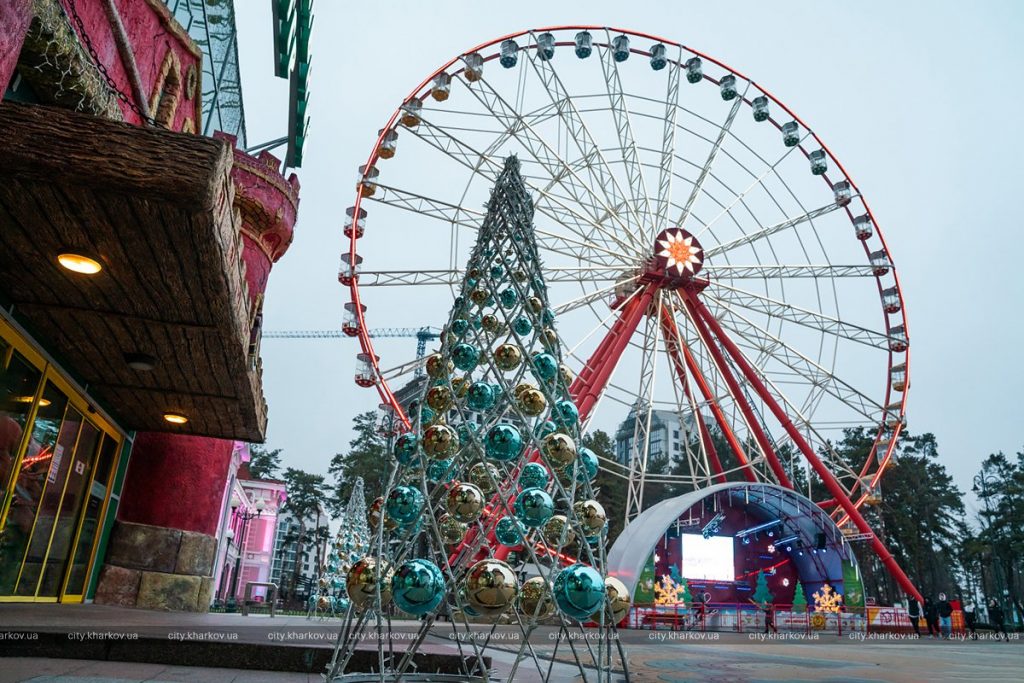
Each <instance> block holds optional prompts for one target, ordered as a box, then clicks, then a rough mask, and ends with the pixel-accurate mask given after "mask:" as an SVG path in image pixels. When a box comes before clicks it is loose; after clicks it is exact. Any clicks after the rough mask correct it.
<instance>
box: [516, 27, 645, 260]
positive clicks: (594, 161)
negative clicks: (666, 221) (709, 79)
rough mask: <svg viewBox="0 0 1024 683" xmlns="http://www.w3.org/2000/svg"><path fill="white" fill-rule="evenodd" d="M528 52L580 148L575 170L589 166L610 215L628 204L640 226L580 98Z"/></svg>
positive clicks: (545, 63)
mask: <svg viewBox="0 0 1024 683" xmlns="http://www.w3.org/2000/svg"><path fill="white" fill-rule="evenodd" d="M531 35H532V34H531ZM526 52H527V55H528V59H529V61H530V64H531V65H532V66H533V69H534V72H535V73H536V74H537V78H538V79H539V80H540V82H541V84H542V85H543V86H544V90H545V92H546V93H547V94H548V97H549V98H550V99H551V101H552V103H553V104H555V105H556V107H557V109H558V115H559V116H560V117H561V120H562V123H563V125H564V126H565V128H566V132H567V137H568V139H569V140H572V141H573V142H574V143H575V145H576V147H577V149H579V151H580V160H579V161H578V162H576V163H575V164H573V169H574V170H579V169H580V168H582V169H585V170H586V171H587V172H588V174H589V176H590V182H591V185H592V186H594V187H597V188H599V189H601V190H602V191H603V192H604V194H605V197H606V202H605V203H606V205H607V206H609V207H610V208H609V216H611V215H615V216H616V217H617V216H618V214H617V212H614V210H615V209H617V208H618V207H620V206H624V207H626V208H627V209H631V210H632V215H633V220H634V221H635V223H636V224H637V225H640V224H641V221H640V217H639V215H638V214H637V213H636V211H635V208H634V207H633V206H631V205H630V204H629V203H628V202H627V201H626V199H625V195H624V193H623V192H622V188H621V187H620V186H619V182H618V180H617V178H616V177H615V174H614V173H612V170H611V167H610V166H609V165H608V161H607V159H606V158H605V156H604V153H603V152H602V151H601V148H600V147H599V146H598V145H597V143H596V142H595V141H594V137H593V135H592V134H591V132H590V129H589V128H588V127H587V124H586V122H585V121H584V119H583V116H582V114H581V112H580V110H579V108H578V107H577V106H576V101H575V100H574V99H573V98H572V97H570V95H569V92H568V90H567V89H566V88H565V85H564V84H563V82H562V79H561V78H560V77H559V76H558V72H557V71H555V69H554V66H553V64H552V62H551V60H545V59H540V58H538V57H537V51H536V50H527V51H526ZM613 212H614V213H613ZM598 222H601V221H598ZM619 223H620V225H621V227H623V228H626V226H625V225H624V224H622V222H621V220H619ZM624 232H625V234H626V235H627V236H628V237H629V238H630V241H632V242H634V243H635V244H636V245H637V246H640V243H639V241H638V240H636V239H635V238H634V236H633V232H632V231H631V230H628V229H625V230H624Z"/></svg>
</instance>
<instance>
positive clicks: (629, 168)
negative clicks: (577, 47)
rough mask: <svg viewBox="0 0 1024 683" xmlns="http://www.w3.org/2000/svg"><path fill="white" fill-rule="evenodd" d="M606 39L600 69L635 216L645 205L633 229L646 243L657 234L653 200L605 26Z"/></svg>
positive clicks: (609, 35)
mask: <svg viewBox="0 0 1024 683" xmlns="http://www.w3.org/2000/svg"><path fill="white" fill-rule="evenodd" d="M605 36H606V39H607V42H606V43H605V45H604V46H601V47H599V49H598V51H599V52H600V54H601V68H602V69H603V70H604V80H605V86H606V87H607V88H608V101H609V103H610V105H611V112H612V117H613V118H614V120H615V132H616V133H617V134H618V138H619V147H620V148H621V150H622V152H621V153H622V161H623V164H625V167H626V178H627V179H628V181H629V190H630V194H631V195H632V197H631V198H632V201H633V208H634V210H633V213H634V215H636V214H639V213H640V212H641V205H642V207H643V219H644V222H643V223H642V224H640V225H637V226H634V228H633V229H634V230H635V231H637V232H639V233H640V234H641V235H643V236H644V240H643V241H645V242H650V241H651V240H652V239H653V237H654V235H649V234H648V233H647V231H648V230H649V229H650V228H649V223H650V220H651V216H652V214H651V200H650V197H649V196H648V195H647V187H646V184H645V183H644V175H643V172H642V171H641V169H640V155H639V153H638V152H637V148H636V139H635V138H634V137H633V125H632V123H630V120H629V109H628V108H627V106H626V97H625V93H624V92H623V89H622V79H621V77H620V76H619V64H618V62H616V61H615V59H614V57H613V56H612V49H611V44H612V37H611V34H610V33H609V32H608V29H605Z"/></svg>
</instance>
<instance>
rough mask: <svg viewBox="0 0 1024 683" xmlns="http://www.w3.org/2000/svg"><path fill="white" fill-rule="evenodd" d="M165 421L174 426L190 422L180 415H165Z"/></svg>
mask: <svg viewBox="0 0 1024 683" xmlns="http://www.w3.org/2000/svg"><path fill="white" fill-rule="evenodd" d="M164 419H165V420H167V421H168V422H170V423H171V424H172V425H183V424H185V423H186V422H188V418H187V417H185V416H184V415H181V414H180V413H164Z"/></svg>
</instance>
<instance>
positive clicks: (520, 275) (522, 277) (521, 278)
mask: <svg viewBox="0 0 1024 683" xmlns="http://www.w3.org/2000/svg"><path fill="white" fill-rule="evenodd" d="M512 279H513V280H515V281H516V282H526V271H525V270H523V269H522V268H516V269H515V270H514V271H512Z"/></svg>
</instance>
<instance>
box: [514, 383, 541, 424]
mask: <svg viewBox="0 0 1024 683" xmlns="http://www.w3.org/2000/svg"><path fill="white" fill-rule="evenodd" d="M517 403H518V404H519V409H520V410H521V411H523V412H524V413H526V414H527V415H529V416H530V417H536V416H537V415H540V414H541V413H543V412H544V409H545V408H547V407H548V400H547V399H546V398H544V392H542V391H540V390H538V389H530V390H528V391H524V392H523V393H522V395H521V396H519V398H518V401H517Z"/></svg>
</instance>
